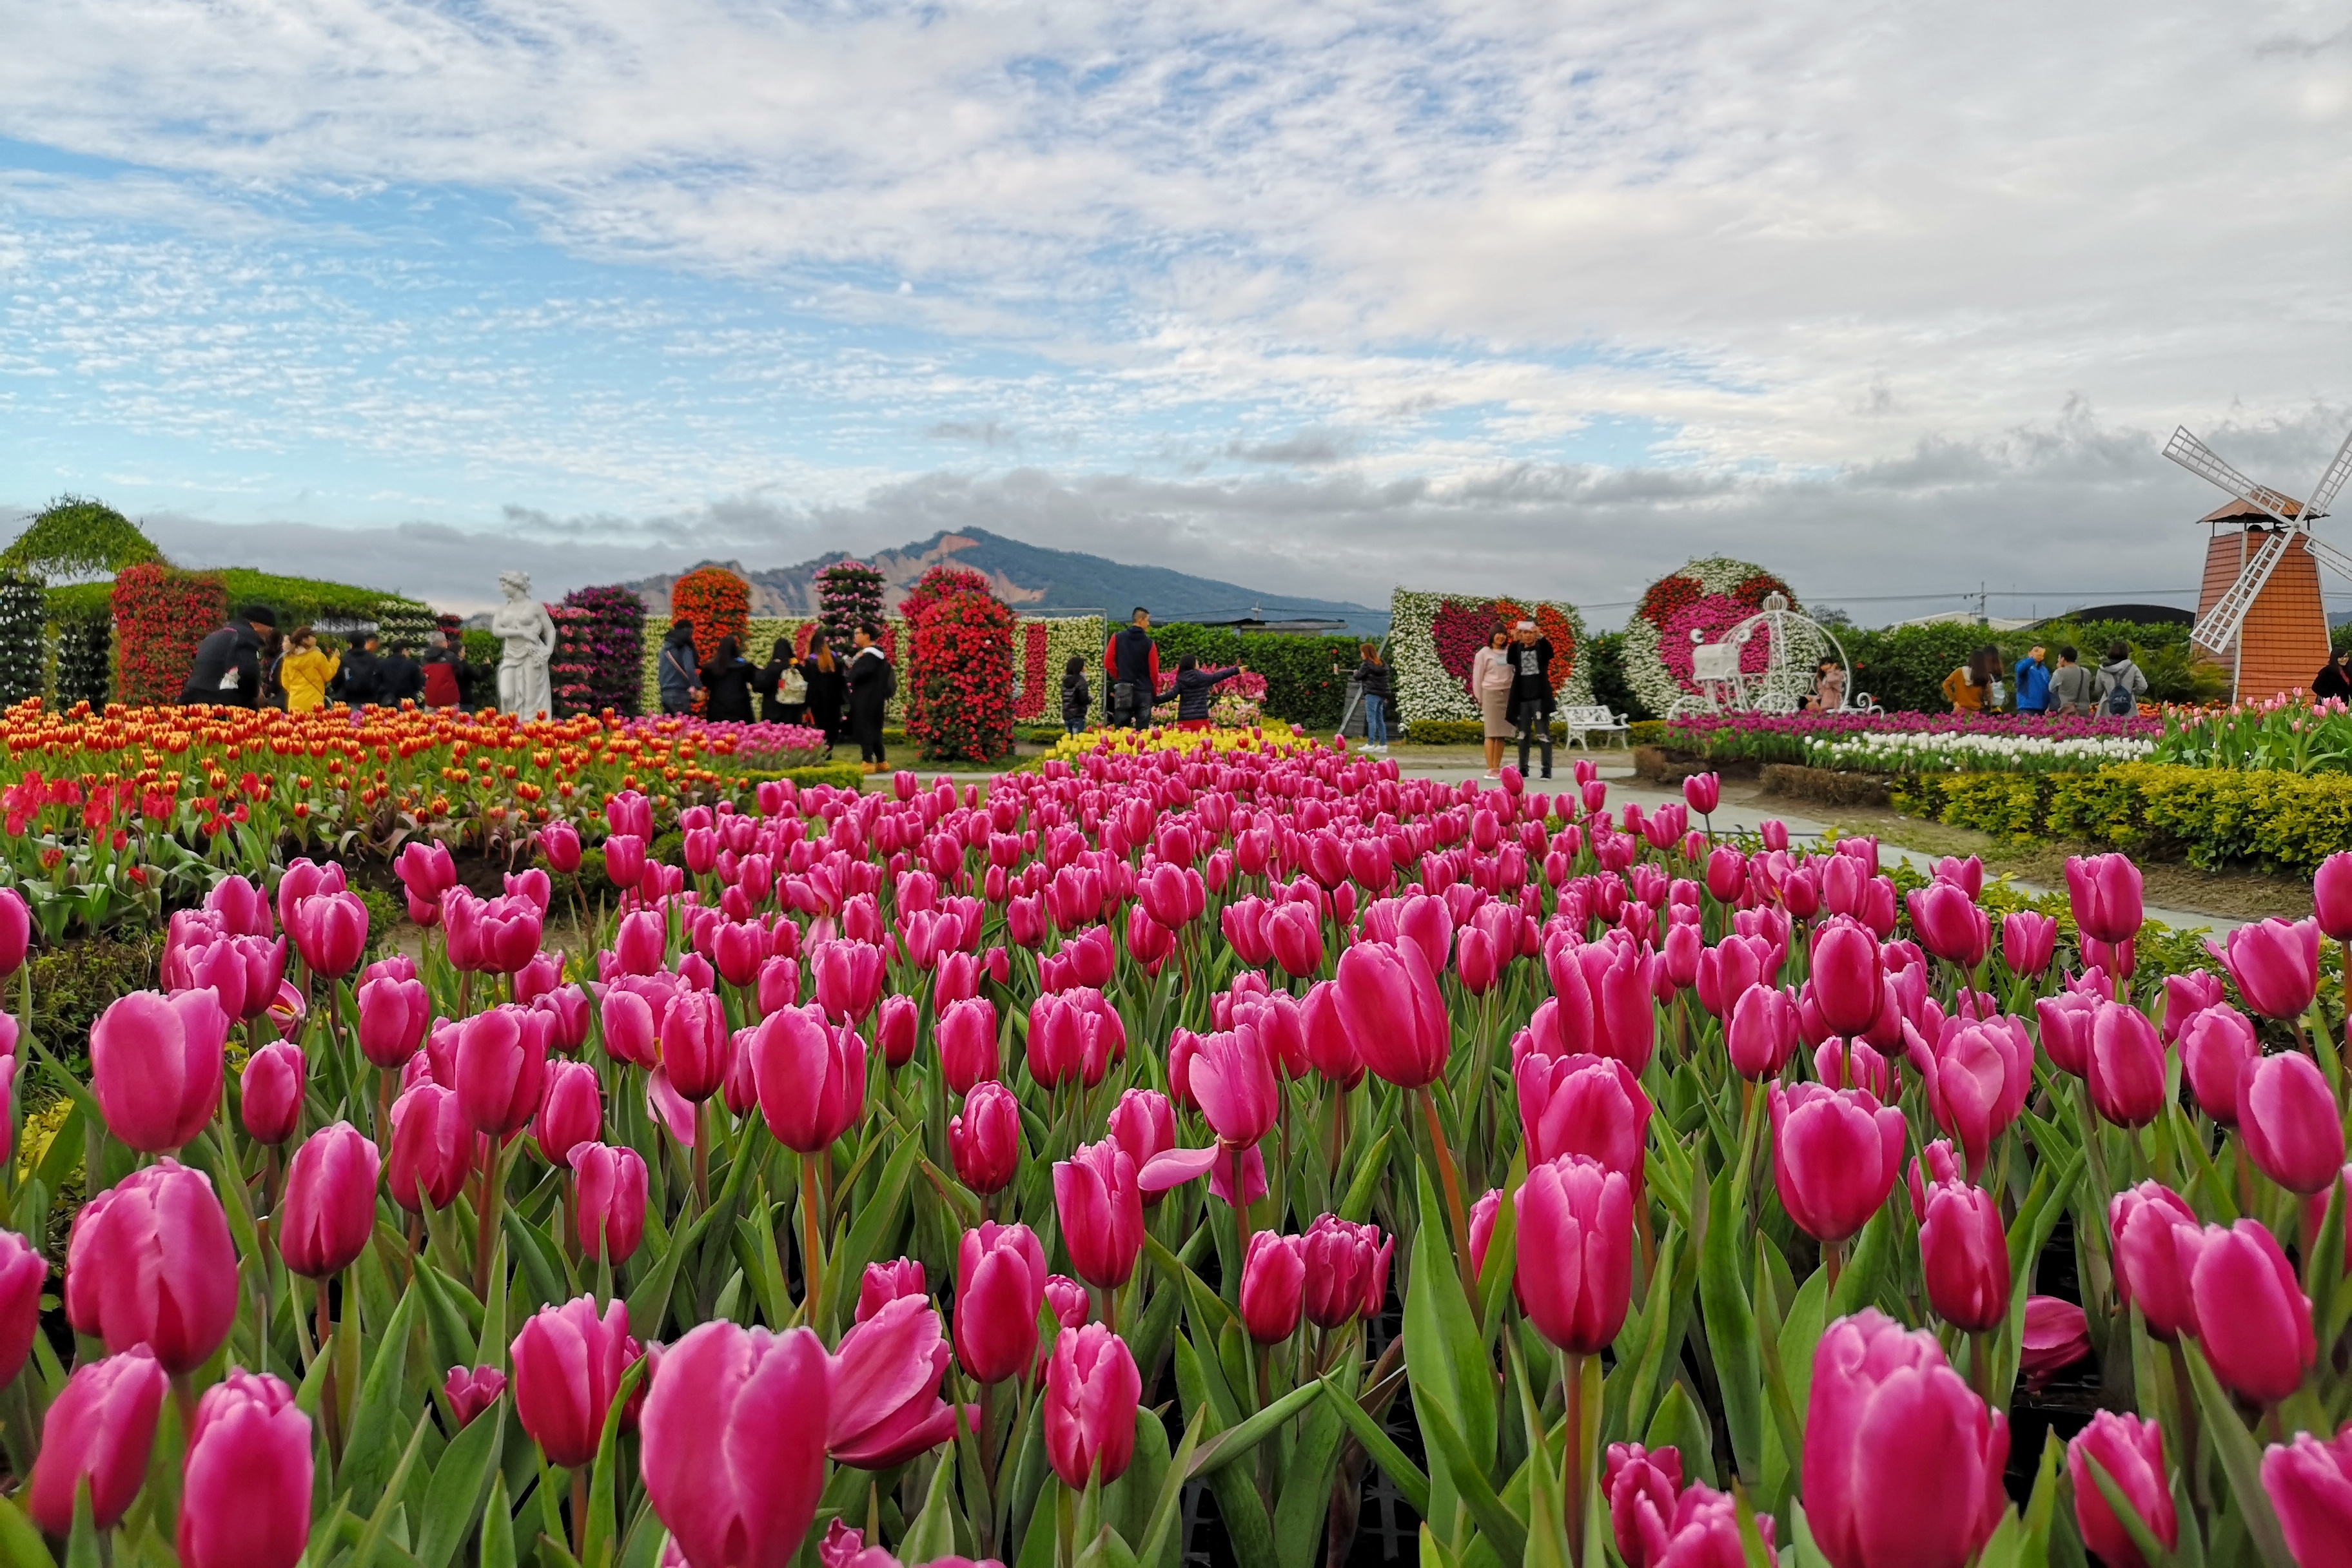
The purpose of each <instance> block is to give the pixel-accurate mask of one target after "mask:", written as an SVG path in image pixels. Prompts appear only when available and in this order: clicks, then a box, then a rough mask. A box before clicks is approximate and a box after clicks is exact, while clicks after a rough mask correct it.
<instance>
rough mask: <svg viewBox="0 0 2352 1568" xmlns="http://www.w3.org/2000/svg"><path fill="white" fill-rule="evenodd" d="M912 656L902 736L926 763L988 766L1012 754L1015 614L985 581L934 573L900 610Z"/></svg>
mask: <svg viewBox="0 0 2352 1568" xmlns="http://www.w3.org/2000/svg"><path fill="white" fill-rule="evenodd" d="M900 614H901V615H903V616H905V617H906V621H907V626H908V630H909V632H910V633H911V634H912V635H911V637H910V638H909V641H910V643H911V644H912V647H913V654H912V658H911V662H910V668H909V669H908V679H907V734H908V739H910V740H912V741H913V742H915V743H916V744H917V745H918V746H919V747H921V748H922V754H923V760H924V761H926V762H950V761H967V760H968V761H974V762H987V761H990V760H991V759H992V758H996V757H1001V756H1003V754H1004V753H1005V752H1009V751H1011V750H1012V749H1013V680H1012V663H1013V627H1014V625H1015V622H1014V619H1013V611H1012V609H1011V607H1010V606H1008V605H1006V604H1005V603H1004V601H1003V600H1002V599H999V598H998V597H997V596H996V595H994V594H993V593H992V592H991V591H990V589H989V585H988V579H987V578H985V577H983V576H982V575H981V574H979V573H977V572H971V571H967V570H965V569H964V568H962V567H959V566H934V567H932V568H931V569H930V570H929V572H927V573H925V574H923V579H922V581H921V582H919V583H918V584H915V587H914V591H913V592H911V593H909V594H908V595H907V598H906V602H905V603H904V604H903V605H901V606H900Z"/></svg>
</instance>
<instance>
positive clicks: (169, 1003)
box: [89, 990, 228, 1154]
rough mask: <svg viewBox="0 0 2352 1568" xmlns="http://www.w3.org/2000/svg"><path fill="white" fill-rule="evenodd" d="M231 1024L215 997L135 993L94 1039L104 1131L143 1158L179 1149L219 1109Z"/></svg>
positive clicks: (110, 1010)
mask: <svg viewBox="0 0 2352 1568" xmlns="http://www.w3.org/2000/svg"><path fill="white" fill-rule="evenodd" d="M227 1039H228V1017H227V1016H226V1014H225V1013H223V1012H222V1011H221V1006H220V1003H219V1001H218V999H217V998H215V996H214V994H213V993H212V992H210V991H208V990H206V991H183V992H181V993H180V994H178V995H176V996H171V997H165V996H163V995H162V994H158V993H156V992H153V991H133V992H131V994H128V995H126V996H122V997H120V998H118V999H117V1000H115V1001H114V1002H112V1003H110V1004H109V1005H108V1006H107V1009H106V1011H105V1012H104V1013H101V1014H100V1015H99V1019H98V1022H97V1024H96V1025H94V1026H92V1027H91V1029H90V1031H89V1086H90V1091H91V1092H92V1093H93V1094H95V1095H96V1096H97V1097H98V1108H99V1110H100V1111H102V1112H103V1113H104V1114H105V1117H106V1130H107V1131H109V1132H111V1133H112V1134H114V1136H115V1137H117V1138H119V1139H121V1141H122V1142H125V1143H128V1144H130V1145H131V1147H132V1148H133V1149H136V1150H138V1151H139V1152H141V1153H142V1154H162V1153H166V1152H170V1151H172V1150H175V1149H177V1148H179V1147H180V1146H181V1145H182V1144H184V1143H185V1142H188V1141H189V1140H190V1139H192V1138H194V1136H195V1135H196V1134H197V1133H198V1132H201V1131H204V1126H205V1122H207V1121H211V1120H212V1114H213V1110H214V1109H215V1107H217V1106H218V1105H219V1104H220V1095H221V1079H222V1077H223V1075H224V1073H225V1072H226V1058H225V1057H224V1055H223V1047H224V1046H225V1045H226V1042H227Z"/></svg>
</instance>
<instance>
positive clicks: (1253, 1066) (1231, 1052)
mask: <svg viewBox="0 0 2352 1568" xmlns="http://www.w3.org/2000/svg"><path fill="white" fill-rule="evenodd" d="M1185 1081H1186V1084H1187V1086H1188V1088H1189V1089H1190V1090H1191V1092H1192V1099H1193V1100H1194V1101H1195V1102H1196V1103H1198V1104H1199V1106H1200V1107H1201V1114H1202V1116H1204V1117H1206V1118H1207V1119H1208V1122H1209V1126H1210V1127H1211V1129H1213V1131H1215V1132H1216V1134H1217V1138H1218V1140H1219V1141H1220V1142H1223V1143H1224V1144H1226V1145H1227V1146H1229V1147H1232V1148H1236V1149H1242V1148H1248V1147H1250V1146H1252V1145H1254V1144H1255V1143H1256V1142H1257V1141H1258V1140H1259V1139H1261V1138H1263V1137H1265V1135H1266V1133H1267V1132H1269V1131H1272V1130H1273V1128H1274V1123H1275V1119H1276V1116H1277V1115H1278V1114H1279V1113H1280V1111H1281V1109H1282V1086H1281V1085H1280V1083H1278V1082H1277V1081H1276V1079H1275V1076H1274V1063H1273V1062H1272V1061H1271V1060H1270V1059H1269V1058H1267V1056H1266V1052H1265V1047H1264V1046H1263V1045H1262V1044H1261V1043H1260V1041H1259V1039H1258V1037H1257V1031H1256V1030H1255V1029H1252V1028H1251V1027H1249V1026H1247V1025H1243V1026H1241V1027H1239V1028H1236V1029H1230V1030H1220V1031H1217V1032H1214V1033H1212V1034H1209V1035H1206V1036H1203V1037H1202V1038H1201V1042H1200V1044H1199V1045H1198V1046H1197V1047H1194V1050H1193V1052H1192V1062H1191V1064H1190V1066H1189V1068H1187V1073H1186V1080H1185Z"/></svg>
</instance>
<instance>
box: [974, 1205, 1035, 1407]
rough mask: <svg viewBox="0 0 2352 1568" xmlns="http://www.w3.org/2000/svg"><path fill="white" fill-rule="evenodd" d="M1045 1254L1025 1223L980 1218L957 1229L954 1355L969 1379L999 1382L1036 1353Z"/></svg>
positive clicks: (1020, 1369)
mask: <svg viewBox="0 0 2352 1568" xmlns="http://www.w3.org/2000/svg"><path fill="white" fill-rule="evenodd" d="M1044 1302H1045V1250H1044V1249H1043V1248H1042V1247H1039V1246H1038V1245H1037V1237H1036V1235H1035V1233H1034V1232H1033V1231H1031V1230H1030V1228H1029V1227H1028V1226H1025V1225H997V1224H994V1223H993V1222H989V1221H983V1222H982V1224H981V1225H980V1226H979V1227H978V1228H976V1229H973V1230H968V1231H965V1232H964V1233H963V1242H962V1245H961V1248H960V1249H959V1251H958V1254H957V1259H956V1295H955V1318H954V1326H955V1350H956V1359H957V1360H958V1361H959V1362H961V1363H962V1364H963V1369H964V1371H965V1373H968V1374H969V1375H970V1376H971V1378H972V1379H973V1380H974V1381H975V1382H979V1383H1001V1382H1003V1380H1004V1379H1006V1378H1008V1377H1012V1376H1013V1375H1015V1374H1016V1373H1022V1372H1025V1371H1026V1370H1028V1367H1029V1363H1031V1362H1032V1361H1034V1359H1035V1357H1036V1354H1037V1310H1038V1308H1039V1307H1040V1306H1042V1305H1043V1304H1044Z"/></svg>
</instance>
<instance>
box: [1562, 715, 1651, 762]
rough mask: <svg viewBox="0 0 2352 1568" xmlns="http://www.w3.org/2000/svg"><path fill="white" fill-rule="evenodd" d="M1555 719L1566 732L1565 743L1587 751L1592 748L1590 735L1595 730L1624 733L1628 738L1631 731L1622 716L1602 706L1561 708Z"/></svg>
mask: <svg viewBox="0 0 2352 1568" xmlns="http://www.w3.org/2000/svg"><path fill="white" fill-rule="evenodd" d="M1556 722H1557V723H1559V726H1560V727H1561V728H1562V729H1563V730H1565V731H1567V732H1568V733H1567V739H1566V742H1565V743H1566V744H1568V745H1570V746H1582V747H1584V749H1585V750H1587V751H1591V749H1592V745H1591V735H1593V734H1594V733H1595V732H1598V733H1601V734H1610V735H1624V736H1626V737H1627V738H1628V739H1631V738H1632V735H1633V726H1632V725H1631V724H1629V723H1627V722H1626V721H1624V719H1623V718H1622V717H1621V716H1619V715H1617V714H1615V713H1612V712H1611V711H1610V710H1608V709H1606V708H1602V707H1592V708H1563V709H1561V710H1559V716H1558V718H1557V720H1556Z"/></svg>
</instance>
